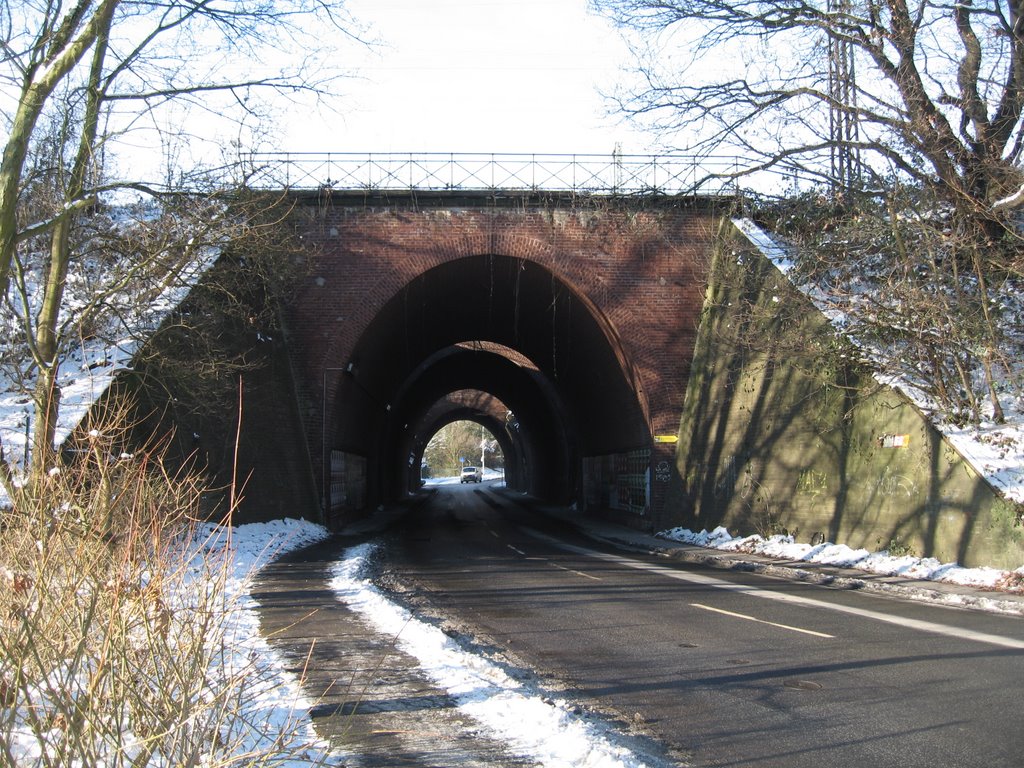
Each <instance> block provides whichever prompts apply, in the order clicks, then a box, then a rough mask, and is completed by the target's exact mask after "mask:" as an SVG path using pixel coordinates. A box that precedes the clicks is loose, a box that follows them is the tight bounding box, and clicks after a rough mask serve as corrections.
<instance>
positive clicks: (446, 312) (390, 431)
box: [331, 255, 650, 504]
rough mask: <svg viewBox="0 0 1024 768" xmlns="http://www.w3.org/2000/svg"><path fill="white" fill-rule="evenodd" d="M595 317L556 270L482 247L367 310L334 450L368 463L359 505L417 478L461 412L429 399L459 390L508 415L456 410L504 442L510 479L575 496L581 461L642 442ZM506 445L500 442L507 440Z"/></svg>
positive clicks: (639, 413) (637, 411) (343, 364)
mask: <svg viewBox="0 0 1024 768" xmlns="http://www.w3.org/2000/svg"><path fill="white" fill-rule="evenodd" d="M615 339H616V337H615V334H614V330H613V328H612V327H611V324H610V323H609V322H608V321H607V320H606V319H604V318H602V317H600V316H599V315H598V314H597V312H596V311H595V310H594V309H593V307H592V305H590V304H589V303H588V302H587V301H585V300H584V299H583V298H582V297H580V296H578V295H577V294H575V293H574V292H573V290H572V289H571V288H570V287H569V286H568V285H566V284H565V283H564V282H562V281H561V280H559V279H558V278H557V277H556V276H555V275H554V274H553V273H552V272H551V271H549V270H547V269H545V268H544V267H541V266H539V265H537V264H535V263H533V262H530V261H526V260H522V259H516V258H510V257H505V256H495V255H482V256H475V257H470V258H464V259H459V260H456V261H452V262H448V263H445V264H442V265H440V266H437V267H435V268H433V269H430V270H428V271H427V272H424V273H423V274H421V275H419V276H418V277H417V278H416V279H414V280H413V281H411V282H410V283H408V284H407V285H406V286H405V287H404V288H403V289H402V290H400V291H399V292H398V293H397V294H396V295H395V296H393V297H392V299H391V300H390V301H389V302H388V303H387V304H386V305H385V306H384V308H383V309H382V310H381V311H380V312H379V313H378V314H377V315H376V317H375V318H374V319H373V321H372V322H371V323H370V325H369V326H368V327H367V329H366V330H365V332H364V333H363V334H362V336H361V337H360V340H359V342H358V344H357V345H356V348H355V350H354V352H353V354H352V357H351V359H350V360H347V361H336V362H337V367H338V369H339V372H338V374H337V375H338V376H340V377H341V378H340V381H339V385H338V388H337V398H338V399H337V402H336V404H335V405H336V407H335V409H334V413H335V421H334V423H333V429H332V433H333V439H332V441H331V442H332V445H333V446H334V447H336V448H337V449H339V450H344V451H351V452H353V453H357V454H360V455H363V456H366V457H367V484H368V497H369V498H368V501H369V503H371V504H373V503H377V502H379V501H384V500H390V499H394V498H397V497H400V496H401V495H403V494H405V493H406V492H407V491H408V489H409V488H410V487H412V486H413V485H414V484H418V477H419V475H418V472H419V457H420V456H421V455H422V450H423V446H425V444H426V441H427V440H429V438H430V436H431V435H432V434H433V433H434V432H436V430H437V429H439V428H440V427H441V426H443V425H444V423H447V421H445V419H447V420H448V421H454V420H456V419H454V418H449V417H450V416H451V413H448V414H446V415H444V416H442V417H441V418H440V419H438V418H437V417H436V416H433V415H432V414H433V413H434V410H436V409H434V410H432V409H433V407H434V406H435V404H436V403H438V401H440V400H442V399H443V398H445V397H446V396H447V395H449V394H450V393H452V392H456V391H459V390H468V389H471V390H479V391H481V392H484V393H487V394H490V395H493V396H494V397H495V398H497V399H498V400H500V401H501V403H503V404H504V405H505V406H506V407H507V409H508V410H510V411H511V412H512V413H513V414H514V418H515V422H516V424H517V425H518V426H517V428H515V429H514V430H511V431H510V430H509V429H508V428H507V425H506V424H505V423H504V422H501V423H499V422H498V420H497V418H496V417H495V415H494V414H489V413H485V412H483V411H477V410H474V409H472V408H469V409H463V410H462V411H461V412H460V416H459V418H465V419H469V420H475V421H479V422H480V423H481V424H484V425H485V426H487V428H488V429H489V430H490V431H491V432H492V434H494V435H495V437H499V433H501V434H502V435H504V436H505V437H506V438H507V439H508V441H509V442H508V444H507V445H503V446H502V447H503V450H505V452H506V456H513V457H516V462H517V463H516V466H517V468H518V471H517V472H516V473H514V476H513V477H510V483H511V482H514V483H515V486H516V487H518V488H520V489H522V490H525V491H528V492H530V493H532V494H534V495H537V496H539V497H541V498H544V499H548V500H551V501H555V502H559V503H564V502H568V501H570V500H571V499H573V498H574V497H575V496H576V495H577V493H578V490H579V489H578V484H579V466H580V462H581V459H582V457H584V456H596V455H603V454H609V453H615V452H618V451H623V450H628V449H631V448H634V447H637V446H643V445H647V444H648V443H649V441H650V429H649V426H648V417H647V415H646V413H645V408H644V405H643V396H642V393H640V392H639V391H638V388H637V386H636V384H635V382H634V381H633V380H632V377H631V376H630V374H629V371H630V366H629V362H628V360H626V358H625V355H624V353H623V351H622V350H621V348H620V346H619V345H618V343H617V342H616V340H615ZM502 439H504V438H502Z"/></svg>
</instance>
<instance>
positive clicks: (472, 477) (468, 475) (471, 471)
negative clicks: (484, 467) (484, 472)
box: [459, 467, 483, 483]
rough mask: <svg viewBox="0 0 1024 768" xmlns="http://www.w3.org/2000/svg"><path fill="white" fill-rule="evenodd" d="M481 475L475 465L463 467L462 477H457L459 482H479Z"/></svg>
mask: <svg viewBox="0 0 1024 768" xmlns="http://www.w3.org/2000/svg"><path fill="white" fill-rule="evenodd" d="M482 479H483V477H482V476H481V474H480V470H479V469H477V468H476V467H463V468H462V477H460V478H459V482H460V483H479V482H480V481H481V480H482Z"/></svg>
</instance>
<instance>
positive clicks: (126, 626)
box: [0, 416, 304, 766]
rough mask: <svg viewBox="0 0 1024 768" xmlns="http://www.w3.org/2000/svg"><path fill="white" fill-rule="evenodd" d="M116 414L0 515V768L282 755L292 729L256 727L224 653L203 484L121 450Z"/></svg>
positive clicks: (290, 746) (224, 579)
mask: <svg viewBox="0 0 1024 768" xmlns="http://www.w3.org/2000/svg"><path fill="white" fill-rule="evenodd" d="M116 418H117V417H116V416H115V421H114V423H110V422H107V423H106V424H105V425H98V424H97V425H95V426H94V428H93V429H90V430H88V431H87V432H86V433H84V434H83V435H82V437H81V439H79V440H77V441H75V443H74V445H73V447H72V450H71V452H70V455H71V460H70V461H68V462H66V463H65V464H63V465H62V466H61V467H60V468H59V470H57V469H55V470H52V471H51V473H50V474H49V475H48V478H47V481H46V482H45V483H43V484H41V485H40V486H39V487H34V488H33V491H32V493H31V494H25V495H23V496H22V497H21V498H19V499H17V500H16V502H15V505H14V506H13V508H9V509H6V510H4V511H3V512H2V513H0V515H2V517H0V527H2V532H0V764H4V765H18V766H21V765H26V766H29V765H31V766H72V765H79V766H98V765H103V766H165V765H166V766H172V765H173V766H189V765H203V766H220V765H242V764H244V765H272V764H280V763H282V762H285V761H289V762H291V764H294V762H293V761H294V760H295V757H296V753H298V752H301V751H302V750H303V749H304V745H303V744H302V738H301V736H297V734H298V732H299V730H300V729H301V723H299V722H293V723H291V724H290V725H289V726H288V728H286V729H285V732H282V733H270V732H263V733H257V732H256V731H260V730H261V729H263V730H265V731H269V730H270V729H271V726H270V725H269V724H267V723H262V724H261V723H259V722H254V721H252V719H251V711H252V707H248V708H247V700H246V699H247V697H251V696H252V695H253V692H254V691H256V690H258V689H259V685H260V681H259V680H258V679H257V678H259V677H260V675H261V674H262V672H261V669H260V667H258V666H257V665H256V664H255V663H253V662H251V660H250V663H248V664H242V665H241V668H239V666H240V665H239V664H238V663H233V662H232V652H233V651H232V643H233V642H234V639H233V638H231V637H229V636H228V634H229V630H230V626H231V625H230V622H229V620H228V617H229V614H230V611H231V609H232V599H233V597H232V595H230V594H229V593H228V592H229V590H228V589H227V587H228V585H229V581H228V579H229V573H228V566H229V562H228V560H227V559H226V558H225V557H224V556H223V548H221V547H219V546H203V545H202V543H201V542H199V543H198V544H197V542H196V540H195V536H196V530H197V528H196V522H197V521H196V510H197V509H198V508H199V501H200V496H201V494H202V492H203V490H204V488H203V484H202V483H201V482H200V479H199V478H198V477H195V476H187V475H186V476H172V475H170V474H169V473H168V472H167V471H166V470H165V469H164V465H163V464H162V462H161V461H160V459H159V456H158V455H157V454H156V453H154V452H136V453H134V454H131V455H129V454H126V453H122V452H121V451H120V450H119V443H120V437H121V435H122V433H123V431H122V430H120V429H118V428H117V423H116ZM254 745H255V746H254Z"/></svg>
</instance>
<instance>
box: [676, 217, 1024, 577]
mask: <svg viewBox="0 0 1024 768" xmlns="http://www.w3.org/2000/svg"><path fill="white" fill-rule="evenodd" d="M856 360H857V356H856V355H855V354H853V350H852V348H850V346H849V344H848V343H847V342H845V341H844V340H843V339H841V338H839V337H837V336H836V335H835V334H834V333H833V331H832V329H831V326H830V325H829V323H828V321H827V320H826V319H825V318H824V316H822V315H821V314H820V313H819V312H818V311H817V310H816V309H815V308H814V307H813V306H812V305H811V303H810V302H809V301H808V300H807V299H806V297H804V296H803V295H802V294H800V293H799V292H798V291H797V290H796V289H794V288H793V287H792V285H790V283H789V282H788V281H787V280H786V278H785V277H783V276H782V274H781V273H780V272H779V271H778V270H777V269H776V268H775V266H774V265H773V264H771V262H770V261H768V259H767V258H765V257H764V256H763V255H762V254H761V253H760V252H759V251H757V250H756V249H754V248H753V247H751V245H750V244H749V242H748V241H747V240H746V239H745V238H744V237H743V236H742V235H740V234H739V233H738V232H736V231H735V230H733V231H730V232H728V233H726V234H725V235H723V237H722V239H721V240H720V242H719V244H718V246H717V247H716V252H715V261H714V264H713V267H712V276H711V280H710V282H709V287H708V291H707V296H706V300H705V305H704V312H703V316H702V320H701V327H700V332H699V337H698V341H697V348H696V352H695V355H694V361H693V368H692V371H693V373H692V376H691V377H690V382H689V386H688V389H687V393H686V402H685V405H684V408H683V415H682V419H681V423H680V430H679V443H678V446H677V453H676V468H677V469H678V472H679V475H680V477H681V478H682V483H681V484H680V487H681V491H680V492H679V494H678V495H677V496H675V497H674V498H672V499H670V500H669V506H668V508H669V510H671V514H672V517H673V519H672V520H671V521H668V520H667V521H666V522H667V523H669V524H672V525H684V526H686V527H689V528H693V529H696V530H700V529H701V528H707V529H709V530H710V529H712V528H714V527H715V526H718V525H724V526H726V527H727V528H729V529H730V530H731V531H732V532H739V533H742V534H750V533H760V534H762V535H772V534H776V533H789V534H792V535H793V536H795V537H796V538H797V539H798V540H803V541H812V542H815V541H820V540H823V539H825V540H829V541H833V542H836V543H844V544H847V545H849V546H853V547H865V548H868V549H890V550H892V551H903V552H907V553H911V552H912V553H913V554H916V555H920V556H929V557H936V558H938V559H939V560H941V561H943V562H947V561H957V562H960V563H961V564H963V565H967V566H972V565H991V566H995V567H1008V568H1015V567H1017V566H1019V565H1020V563H1021V562H1022V561H1024V530H1022V529H1021V528H1020V527H1019V526H1017V525H1016V524H1015V519H1016V517H1015V509H1014V506H1013V505H1012V504H1011V503H1009V502H1007V501H1006V500H1004V499H1002V498H1001V497H1000V496H999V495H998V494H996V493H995V492H994V491H993V489H992V488H991V487H990V486H989V485H988V484H987V483H986V482H985V481H984V480H983V479H981V478H980V477H978V475H977V474H976V473H975V472H974V471H973V470H972V469H971V468H970V467H969V466H968V465H967V464H966V462H964V461H963V460H962V459H961V457H960V456H959V454H957V453H956V451H955V450H953V448H952V447H950V446H949V445H948V444H947V443H946V442H945V441H944V440H943V439H942V437H941V435H940V434H939V433H938V432H937V431H936V430H935V429H934V427H932V426H931V425H930V424H929V423H928V422H927V421H926V420H925V418H924V417H923V416H922V415H921V414H920V412H919V411H918V410H917V409H916V408H915V407H914V406H913V405H912V404H910V403H909V401H907V400H906V398H904V397H903V396H902V395H901V394H900V393H898V392H896V391H894V390H892V389H889V388H887V387H884V386H882V385H880V384H878V383H877V382H876V381H875V380H874V379H873V378H872V376H871V375H870V372H869V371H867V370H866V369H865V368H864V366H862V365H860V364H858V363H857V362H856Z"/></svg>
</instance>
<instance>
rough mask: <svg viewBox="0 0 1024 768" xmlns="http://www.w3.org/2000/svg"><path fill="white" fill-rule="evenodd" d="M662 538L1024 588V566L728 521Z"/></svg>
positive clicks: (928, 577)
mask: <svg viewBox="0 0 1024 768" xmlns="http://www.w3.org/2000/svg"><path fill="white" fill-rule="evenodd" d="M657 536H658V537H659V538H662V539H667V540H669V541H679V542H683V543H685V544H693V545H695V546H698V547H707V548H709V549H718V550H722V551H725V552H745V553H747V554H752V555H761V556H764V557H772V558H778V559H783V560H789V561H796V562H804V563H817V564H819V565H832V566H837V567H841V568H853V569H857V570H862V571H865V572H869V573H877V574H881V575H885V576H903V577H906V578H908V579H919V580H922V581H941V582H946V583H949V584H959V585H962V586H970V587H981V588H985V589H1001V590H1004V591H1007V592H1024V566H1021V567H1020V568H1018V569H1016V570H1014V571H1003V570H999V569H997V568H963V567H961V566H959V565H957V564H955V563H941V562H939V561H938V560H937V559H935V558H934V557H924V558H922V557H914V556H912V555H900V556H895V555H890V554H889V553H888V552H887V551H884V550H883V551H881V552H871V551H869V550H867V549H853V548H851V547H848V546H846V545H845V544H831V543H827V542H826V543H822V544H815V545H812V544H801V543H798V542H797V541H795V540H794V539H793V537H792V536H784V535H781V534H780V535H777V536H771V537H769V538H767V539H766V538H764V537H762V536H759V535H757V534H754V535H752V536H733V535H732V534H731V533H729V531H728V530H727V529H726V528H724V527H723V526H719V527H717V528H715V529H714V530H713V531H711V532H708V531H707V530H703V531H701V532H700V533H695V532H693V531H691V530H688V529H686V528H671V529H669V530H666V531H661V532H660V533H658V534H657Z"/></svg>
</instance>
